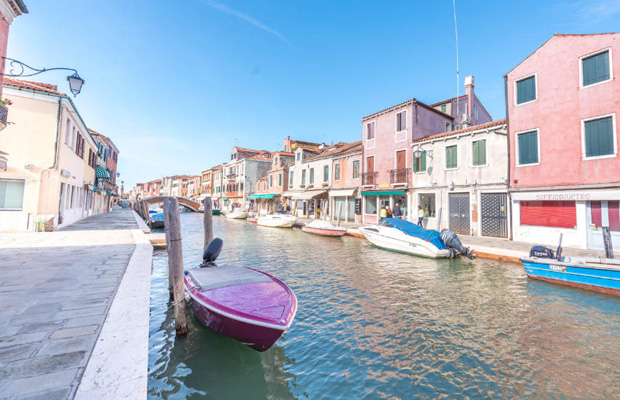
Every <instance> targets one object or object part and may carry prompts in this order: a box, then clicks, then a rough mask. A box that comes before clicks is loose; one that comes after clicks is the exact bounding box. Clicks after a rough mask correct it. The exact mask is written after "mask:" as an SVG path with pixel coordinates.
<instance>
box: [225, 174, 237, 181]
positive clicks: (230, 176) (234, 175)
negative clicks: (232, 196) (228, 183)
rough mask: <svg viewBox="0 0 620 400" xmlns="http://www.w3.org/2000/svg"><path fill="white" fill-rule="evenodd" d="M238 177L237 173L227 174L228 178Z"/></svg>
mask: <svg viewBox="0 0 620 400" xmlns="http://www.w3.org/2000/svg"><path fill="white" fill-rule="evenodd" d="M236 178H237V174H228V175H226V179H229V180H233V179H236Z"/></svg>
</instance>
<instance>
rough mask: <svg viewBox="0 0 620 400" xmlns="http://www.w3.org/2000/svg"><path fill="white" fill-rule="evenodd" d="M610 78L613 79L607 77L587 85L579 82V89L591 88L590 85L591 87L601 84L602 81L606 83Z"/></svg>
mask: <svg viewBox="0 0 620 400" xmlns="http://www.w3.org/2000/svg"><path fill="white" fill-rule="evenodd" d="M612 80H613V79H611V78H609V79H606V80H604V81H600V82H596V83H591V84H589V85H583V83H582V84H580V85H579V89H587V88H591V87H593V86H598V85H602V84H603V83H608V82H611V81H612Z"/></svg>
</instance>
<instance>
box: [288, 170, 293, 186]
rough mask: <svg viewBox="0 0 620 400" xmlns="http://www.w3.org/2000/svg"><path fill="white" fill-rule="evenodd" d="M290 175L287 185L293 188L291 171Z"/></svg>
mask: <svg viewBox="0 0 620 400" xmlns="http://www.w3.org/2000/svg"><path fill="white" fill-rule="evenodd" d="M290 175H291V176H289V178H288V185H289V186H293V171H291V173H290Z"/></svg>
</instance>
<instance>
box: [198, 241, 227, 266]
mask: <svg viewBox="0 0 620 400" xmlns="http://www.w3.org/2000/svg"><path fill="white" fill-rule="evenodd" d="M223 246H224V241H223V240H222V239H220V238H215V239H213V240H211V241H210V242H209V244H208V245H207V248H206V249H205V251H204V253H203V254H202V264H200V267H201V268H202V267H215V260H217V257H218V256H219V255H220V253H221V252H222V247H223Z"/></svg>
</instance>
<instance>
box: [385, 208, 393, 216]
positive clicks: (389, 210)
mask: <svg viewBox="0 0 620 400" xmlns="http://www.w3.org/2000/svg"><path fill="white" fill-rule="evenodd" d="M385 210H386V211H387V217H388V218H394V214H392V209H391V208H390V206H387V207H386V209H385Z"/></svg>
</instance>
